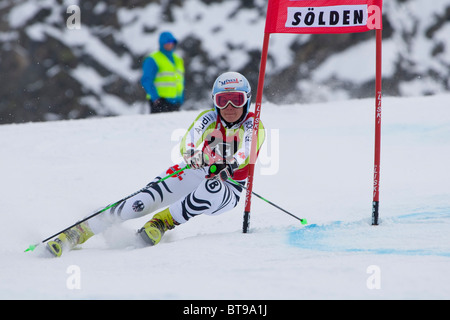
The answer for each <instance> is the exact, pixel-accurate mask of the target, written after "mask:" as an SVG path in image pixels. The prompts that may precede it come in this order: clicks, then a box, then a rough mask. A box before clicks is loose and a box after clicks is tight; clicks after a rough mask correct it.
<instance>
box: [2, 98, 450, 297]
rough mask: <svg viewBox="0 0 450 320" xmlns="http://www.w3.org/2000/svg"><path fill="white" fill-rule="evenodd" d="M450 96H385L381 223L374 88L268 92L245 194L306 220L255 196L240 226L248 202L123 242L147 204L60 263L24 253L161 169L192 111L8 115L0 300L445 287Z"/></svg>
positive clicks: (385, 293) (441, 290) (172, 156)
mask: <svg viewBox="0 0 450 320" xmlns="http://www.w3.org/2000/svg"><path fill="white" fill-rule="evenodd" d="M449 99H450V95H439V96H430V97H415V98H385V99H384V100H383V123H382V125H383V129H382V163H381V198H380V217H381V224H380V225H379V226H371V225H370V217H371V201H372V175H373V140H374V133H373V131H374V101H373V99H364V100H352V101H339V102H337V103H336V102H335V103H323V104H311V105H285V106H277V105H273V104H269V103H264V104H263V110H262V115H261V116H262V120H263V122H264V124H265V126H266V128H267V134H268V138H267V140H266V144H265V146H264V149H263V150H262V152H261V157H260V160H259V163H258V165H257V170H256V174H257V175H256V177H255V186H254V191H255V192H257V193H258V194H260V195H262V196H264V197H266V198H268V199H269V200H271V201H273V202H274V203H276V204H278V205H279V206H281V207H283V208H285V209H286V210H289V211H291V212H292V213H294V214H296V215H298V216H300V217H302V218H306V219H308V222H309V224H308V225H307V226H302V225H301V224H300V223H299V222H298V221H297V220H295V219H293V218H292V217H290V216H288V215H286V214H285V213H283V212H281V211H279V210H277V209H276V208H274V207H272V206H270V205H269V204H267V203H265V202H263V201H261V200H260V199H258V198H256V197H253V202H252V216H251V233H249V234H243V233H242V232H241V228H242V213H243V206H244V200H243V199H242V200H241V203H240V204H239V205H238V207H237V208H236V209H235V210H233V211H231V212H228V213H225V214H223V215H221V216H218V217H207V216H200V217H197V218H195V219H193V220H191V221H190V222H189V223H187V224H185V225H182V226H180V227H178V228H176V229H175V230H173V231H171V232H169V233H167V234H166V237H165V238H164V239H163V240H162V242H161V243H160V244H159V245H157V246H156V247H152V248H140V249H135V248H133V245H132V238H133V234H134V232H135V230H136V229H137V228H139V227H140V226H142V225H143V224H144V223H145V222H146V221H147V220H148V219H150V216H148V217H145V218H143V219H138V220H131V221H127V222H125V223H124V224H122V225H120V226H115V227H112V228H111V229H110V230H108V231H107V232H106V233H105V234H103V235H98V236H95V237H93V238H92V239H90V240H89V241H88V242H87V243H85V244H84V245H82V247H81V249H80V250H74V251H71V252H68V253H66V254H64V255H63V256H62V257H61V258H59V259H53V258H45V257H43V256H42V252H41V249H42V248H44V246H39V247H38V248H37V249H36V250H35V251H34V252H27V253H24V250H25V249H26V248H27V247H28V246H29V245H30V244H33V243H36V242H39V241H40V240H42V239H45V238H46V237H48V236H50V235H52V234H54V233H56V232H58V231H59V230H61V229H63V228H65V227H66V226H68V225H70V224H72V223H74V222H75V221H77V220H79V219H81V218H83V217H84V216H86V215H88V214H90V213H91V212H94V211H96V210H97V209H99V208H102V207H104V206H106V205H107V204H109V203H112V202H115V201H117V200H118V199H121V198H123V197H124V196H127V195H129V194H131V193H133V192H134V191H136V190H138V189H140V188H141V187H143V186H145V185H146V184H147V183H148V182H149V181H150V180H152V179H153V177H154V176H156V175H157V174H160V173H161V172H162V171H164V170H166V168H167V167H168V166H169V165H171V164H172V163H173V162H175V161H176V160H177V155H176V149H177V144H178V143H179V140H180V138H181V135H182V134H183V132H184V130H185V129H186V128H187V127H188V125H189V124H190V123H191V121H192V120H193V119H194V118H195V116H196V115H197V113H198V111H182V112H179V113H173V114H156V115H128V116H120V117H111V118H103V119H101V118H98V119H87V120H72V121H55V122H47V123H28V124H11V125H2V126H0V146H1V158H0V170H1V178H2V179H1V184H0V193H1V195H2V197H1V199H0V207H1V208H2V216H1V221H2V223H1V225H0V250H1V252H0V253H1V257H2V258H1V264H0V268H1V269H0V270H1V272H0V298H1V299H166V300H168V299H288V300H290V299H449V298H450V273H449V272H448V271H449V270H450V170H449V163H450V108H449V104H448V101H449ZM147 218H148V219H147ZM74 270H75V271H74ZM76 272H79V273H76ZM74 275H79V278H78V279H79V282H77V284H79V287H77V286H76V287H75V288H73V282H71V281H72V280H73V276H74ZM374 279H375V280H374Z"/></svg>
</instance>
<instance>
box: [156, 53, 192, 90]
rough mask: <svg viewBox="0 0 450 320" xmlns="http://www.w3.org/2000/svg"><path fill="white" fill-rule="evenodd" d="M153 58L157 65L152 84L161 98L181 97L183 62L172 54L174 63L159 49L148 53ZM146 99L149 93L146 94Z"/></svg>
mask: <svg viewBox="0 0 450 320" xmlns="http://www.w3.org/2000/svg"><path fill="white" fill-rule="evenodd" d="M149 57H152V58H153V59H154V60H155V63H156V65H157V66H158V72H157V73H156V76H155V80H154V85H155V87H156V91H157V92H158V95H159V96H160V97H161V98H178V97H181V96H182V94H183V90H184V62H183V59H182V58H181V57H180V56H178V55H177V54H175V53H174V54H173V59H174V62H175V63H172V61H170V60H169V58H167V57H166V56H165V55H164V53H162V52H161V51H156V52H154V53H152V54H150V55H149ZM147 99H150V95H149V94H147Z"/></svg>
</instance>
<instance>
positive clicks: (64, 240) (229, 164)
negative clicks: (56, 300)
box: [47, 72, 265, 257]
mask: <svg viewBox="0 0 450 320" xmlns="http://www.w3.org/2000/svg"><path fill="white" fill-rule="evenodd" d="M212 98H213V101H214V108H212V109H210V110H206V111H203V112H201V113H200V114H199V115H198V116H197V118H196V119H195V120H194V122H193V123H192V124H191V126H190V127H189V129H188V130H187V133H186V134H185V136H184V137H183V139H182V141H181V148H180V149H181V150H180V151H181V154H182V155H183V159H184V161H183V162H181V163H179V164H177V165H174V166H172V167H170V168H169V169H168V170H167V171H165V172H164V173H162V174H161V175H160V176H158V177H156V178H155V179H154V180H153V181H152V182H150V183H149V184H148V185H147V187H146V188H144V189H143V191H141V192H139V193H138V194H136V195H135V196H133V197H131V198H129V199H127V200H125V201H122V202H120V203H118V204H117V205H115V206H113V207H112V208H110V209H109V210H107V211H105V212H103V213H102V214H99V215H97V216H94V217H93V218H91V219H89V220H86V221H84V222H82V223H80V224H77V225H76V226H75V227H73V228H71V229H69V230H67V231H65V232H63V233H61V234H59V235H58V236H57V237H56V238H55V239H54V240H52V241H49V242H48V243H47V248H48V249H49V250H50V252H51V253H52V254H53V255H54V256H57V257H59V256H61V254H62V252H63V251H66V250H71V249H72V248H74V247H75V246H76V245H79V244H82V243H84V242H85V241H86V240H87V239H89V238H90V237H92V236H93V235H95V234H99V233H101V232H103V231H104V230H105V229H106V228H108V227H109V226H111V225H112V224H114V223H117V222H121V221H125V220H128V219H134V218H140V217H142V216H144V215H147V214H149V213H152V212H157V213H156V214H154V215H153V217H152V219H151V220H150V221H148V222H147V223H145V224H144V226H143V227H142V228H141V229H139V230H138V235H139V236H140V238H142V239H143V240H144V242H145V243H146V244H147V245H150V246H153V245H156V244H157V243H159V242H160V240H161V238H162V236H163V235H164V233H165V232H166V231H168V230H172V229H174V228H175V227H176V226H179V225H182V224H184V223H186V222H188V221H190V220H191V219H192V218H193V217H195V216H198V215H201V214H205V215H210V216H216V215H219V214H222V213H224V212H226V211H230V210H231V209H233V208H234V207H235V206H236V205H237V204H238V202H239V199H240V196H241V192H242V190H243V188H242V187H241V186H242V185H244V184H245V182H246V180H247V176H248V164H249V161H250V150H251V140H252V131H253V123H254V114H253V113H252V112H249V108H250V103H251V88H250V84H249V82H248V81H247V79H246V78H245V77H244V76H243V75H242V74H240V73H237V72H226V73H223V74H222V75H220V76H219V77H218V78H217V79H216V81H215V82H214V85H213V88H212ZM264 139H265V132H264V127H263V125H262V123H261V122H260V124H259V130H258V142H257V150H258V151H259V149H260V148H261V145H262V144H263V142H264ZM186 165H189V169H186V170H183V171H181V172H179V173H178V174H177V175H175V176H173V177H171V178H169V179H166V180H164V181H162V182H159V183H156V181H159V180H161V176H165V175H167V174H170V173H174V172H175V171H178V170H179V169H181V168H185V167H186ZM229 178H232V179H233V180H235V181H236V182H237V184H236V183H234V182H232V181H230V180H229ZM162 208H164V209H162ZM161 209H162V210H161ZM158 210H160V211H158Z"/></svg>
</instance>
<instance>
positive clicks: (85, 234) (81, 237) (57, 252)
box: [47, 222, 94, 257]
mask: <svg viewBox="0 0 450 320" xmlns="http://www.w3.org/2000/svg"><path fill="white" fill-rule="evenodd" d="M93 235H94V233H93V232H92V230H91V228H90V227H89V225H88V224H87V222H83V223H80V224H77V225H76V226H74V227H72V228H70V229H69V230H66V231H64V232H63V233H61V234H59V235H58V237H56V238H55V239H54V240H52V241H49V242H47V249H48V250H49V251H50V252H51V254H52V255H53V256H55V257H60V256H61V254H62V252H63V250H72V249H73V248H74V247H75V246H77V245H79V244H82V243H84V242H85V241H86V240H87V239H89V238H90V237H92V236H93Z"/></svg>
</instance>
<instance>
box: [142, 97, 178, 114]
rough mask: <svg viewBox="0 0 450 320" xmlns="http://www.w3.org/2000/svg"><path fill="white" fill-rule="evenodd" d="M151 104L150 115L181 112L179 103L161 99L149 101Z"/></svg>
mask: <svg viewBox="0 0 450 320" xmlns="http://www.w3.org/2000/svg"><path fill="white" fill-rule="evenodd" d="M149 103H150V113H161V112H173V111H180V106H181V105H180V104H179V103H175V104H173V103H170V102H169V101H167V100H166V99H164V98H159V99H158V100H156V101H152V100H149Z"/></svg>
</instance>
